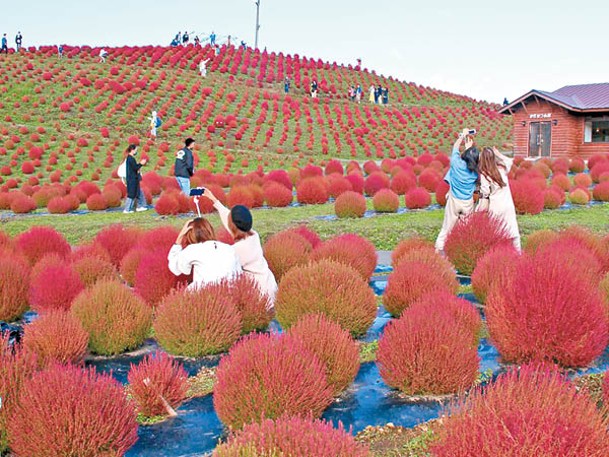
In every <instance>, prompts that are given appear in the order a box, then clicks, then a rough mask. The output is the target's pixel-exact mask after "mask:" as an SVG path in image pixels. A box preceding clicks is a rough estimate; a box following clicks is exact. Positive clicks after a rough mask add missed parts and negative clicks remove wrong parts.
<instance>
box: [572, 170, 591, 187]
mask: <svg viewBox="0 0 609 457" xmlns="http://www.w3.org/2000/svg"><path fill="white" fill-rule="evenodd" d="M573 183H574V184H575V185H576V186H578V187H585V188H588V187H590V186H591V185H592V178H591V177H590V175H589V174H587V173H578V174H576V175H575V176H574V177H573Z"/></svg>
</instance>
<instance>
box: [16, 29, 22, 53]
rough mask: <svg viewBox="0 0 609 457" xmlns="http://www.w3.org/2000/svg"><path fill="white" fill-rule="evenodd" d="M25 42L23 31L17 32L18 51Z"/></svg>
mask: <svg viewBox="0 0 609 457" xmlns="http://www.w3.org/2000/svg"><path fill="white" fill-rule="evenodd" d="M22 43H23V36H22V35H21V32H17V36H16V37H15V45H16V46H17V52H19V51H20V50H21V44H22Z"/></svg>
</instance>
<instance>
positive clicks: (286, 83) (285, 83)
mask: <svg viewBox="0 0 609 457" xmlns="http://www.w3.org/2000/svg"><path fill="white" fill-rule="evenodd" d="M283 91H284V92H285V93H286V94H287V93H289V92H290V78H289V77H288V76H286V77H285V79H284V80H283Z"/></svg>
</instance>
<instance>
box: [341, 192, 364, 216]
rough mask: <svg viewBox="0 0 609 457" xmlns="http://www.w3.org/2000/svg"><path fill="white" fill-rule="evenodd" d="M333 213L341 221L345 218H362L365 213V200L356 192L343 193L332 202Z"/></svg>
mask: <svg viewBox="0 0 609 457" xmlns="http://www.w3.org/2000/svg"><path fill="white" fill-rule="evenodd" d="M334 212H335V213H336V216H337V217H339V218H341V219H342V218H345V217H363V216H364V213H365V212H366V198H365V197H364V196H363V195H362V194H358V193H357V192H353V191H347V192H343V193H342V194H340V195H339V196H338V198H337V199H336V201H335V202H334Z"/></svg>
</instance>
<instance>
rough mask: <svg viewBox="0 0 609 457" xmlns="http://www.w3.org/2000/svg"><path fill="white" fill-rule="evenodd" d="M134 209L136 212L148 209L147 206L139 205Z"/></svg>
mask: <svg viewBox="0 0 609 457" xmlns="http://www.w3.org/2000/svg"><path fill="white" fill-rule="evenodd" d="M136 211H137V212H138V213H141V212H142V211H148V207H147V206H140V207H139V208H137V209H136ZM132 212H133V211H132Z"/></svg>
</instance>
